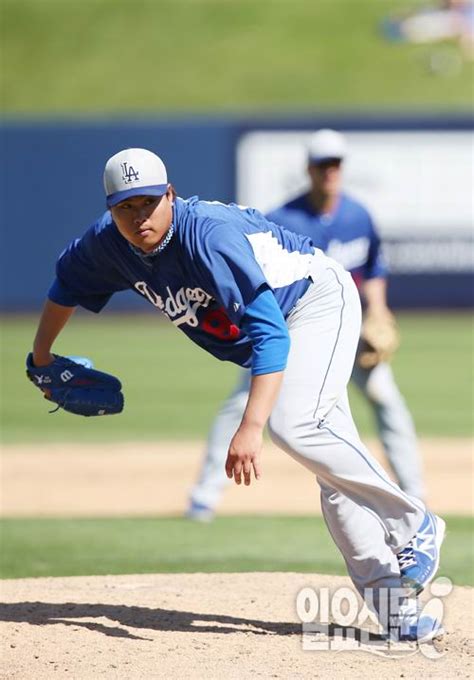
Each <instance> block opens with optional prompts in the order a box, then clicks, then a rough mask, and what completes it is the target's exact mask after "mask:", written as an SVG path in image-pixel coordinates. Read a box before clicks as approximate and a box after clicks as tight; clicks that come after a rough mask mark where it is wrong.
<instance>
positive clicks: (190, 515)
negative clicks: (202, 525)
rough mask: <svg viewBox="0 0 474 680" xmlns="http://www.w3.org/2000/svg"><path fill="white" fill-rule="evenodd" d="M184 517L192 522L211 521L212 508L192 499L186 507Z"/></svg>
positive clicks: (212, 516) (212, 517)
mask: <svg viewBox="0 0 474 680" xmlns="http://www.w3.org/2000/svg"><path fill="white" fill-rule="evenodd" d="M185 517H186V519H191V520H193V521H194V522H212V520H213V519H214V510H213V508H210V507H209V506H207V505H204V504H202V503H196V502H195V501H193V502H192V503H191V505H190V506H189V508H188V509H187V511H186V515H185Z"/></svg>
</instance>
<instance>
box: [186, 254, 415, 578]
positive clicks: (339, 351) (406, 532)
mask: <svg viewBox="0 0 474 680" xmlns="http://www.w3.org/2000/svg"><path fill="white" fill-rule="evenodd" d="M315 270H316V271H315V272H314V281H315V283H313V284H312V285H311V286H310V287H309V289H308V291H307V292H306V294H305V295H304V296H303V297H302V298H301V299H300V300H299V301H298V303H297V304H296V306H295V308H294V309H293V310H292V312H291V313H290V315H289V317H288V319H287V324H288V329H289V334H290V339H291V349H290V354H289V357H288V365H287V368H286V370H285V374H284V378H283V382H282V387H281V390H280V393H279V396H278V399H277V402H276V404H275V406H274V409H273V411H272V414H271V416H270V419H269V423H268V426H269V432H270V436H271V437H272V439H273V441H274V442H275V443H276V444H277V445H278V446H279V447H280V448H282V449H283V450H285V451H286V452H287V453H288V454H289V455H290V456H292V457H293V458H294V459H295V460H297V461H298V462H299V463H301V464H302V465H304V466H305V467H306V468H308V470H310V471H311V472H312V473H313V474H314V475H315V476H316V478H317V480H318V482H319V484H320V487H321V503H322V508H323V514H324V518H325V520H326V523H327V525H328V528H329V531H330V533H331V535H332V537H333V539H334V541H335V543H336V544H337V546H338V547H339V549H340V551H341V553H342V555H343V557H344V559H345V561H346V564H347V567H348V570H349V574H350V576H351V578H352V580H353V582H354V583H355V585H356V586H357V588H358V589H359V590H361V589H363V588H365V587H372V588H378V587H399V585H400V576H399V567H398V561H397V559H396V553H397V552H398V551H399V550H400V549H401V548H402V547H404V546H405V545H406V544H407V543H408V541H409V540H410V539H411V538H412V536H413V535H414V534H415V532H416V531H417V529H418V527H419V526H420V524H421V522H422V519H423V515H424V512H425V508H424V505H423V503H422V502H421V501H418V500H417V499H415V498H413V497H411V496H409V495H407V494H406V493H404V492H403V491H401V490H400V489H399V487H398V486H397V485H396V484H395V483H393V482H392V481H391V480H390V479H389V477H388V476H387V474H386V473H385V471H384V470H383V468H382V467H381V466H380V465H379V464H378V463H377V462H376V461H375V460H374V459H373V458H372V457H371V455H370V454H369V453H368V451H367V450H366V448H365V447H364V445H363V444H362V442H361V440H360V437H359V435H358V433H357V430H356V427H355V425H354V422H353V419H352V415H351V412H350V408H349V402H348V399H347V391H346V386H347V383H348V381H349V379H350V376H351V372H352V368H353V362H354V357H355V352H356V349H357V344H358V340H359V333H360V319H361V311H360V301H359V296H358V292H357V289H356V287H355V285H354V283H353V281H352V278H351V276H350V275H349V274H348V273H347V272H345V271H344V269H343V268H342V267H341V266H340V265H338V264H336V263H335V262H334V261H333V260H330V259H329V258H326V257H324V258H319V259H318V260H317V262H316V261H315ZM239 394H240V393H239ZM242 396H243V395H242ZM236 421H239V422H240V419H239V418H236ZM237 426H238V422H237V423H236V427H237ZM215 434H216V433H215V432H214V433H213V434H212V435H211V437H212V436H215ZM232 434H233V432H232ZM228 441H229V439H227V440H226V441H225V442H224V441H222V440H221V441H220V442H219V444H220V446H221V447H222V448H223V449H225V446H226V444H227V442H228ZM224 458H225V454H224V455H223V456H222V458H221V462H220V465H222V466H223V460H224ZM193 497H194V499H195V500H196V501H198V502H200V501H199V498H198V497H196V496H193Z"/></svg>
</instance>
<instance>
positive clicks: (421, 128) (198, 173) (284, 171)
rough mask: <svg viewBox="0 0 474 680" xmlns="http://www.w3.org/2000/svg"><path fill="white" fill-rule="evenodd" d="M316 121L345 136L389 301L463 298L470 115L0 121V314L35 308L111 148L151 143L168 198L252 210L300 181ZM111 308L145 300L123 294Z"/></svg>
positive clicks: (473, 289)
mask: <svg viewBox="0 0 474 680" xmlns="http://www.w3.org/2000/svg"><path fill="white" fill-rule="evenodd" d="M319 127H334V128H337V129H339V130H341V131H344V132H345V133H346V134H347V136H348V139H349V143H350V148H351V155H350V156H349V158H348V161H347V164H346V166H347V167H346V183H347V188H348V190H350V191H351V192H352V193H353V194H354V195H356V196H357V197H359V198H360V199H361V200H363V201H364V202H365V203H367V204H368V205H369V207H370V208H371V210H372V211H373V213H374V215H375V217H376V219H377V222H378V224H379V228H380V230H381V233H382V236H383V238H384V241H385V246H386V252H387V256H388V259H389V261H390V264H391V267H392V277H391V280H390V287H389V296H390V302H391V304H392V305H393V306H394V307H395V308H420V307H421V308H437V307H440V308H463V307H464V308H465V307H469V306H472V304H473V302H474V285H473V254H472V227H473V193H472V187H473V186H474V170H473V159H474V149H473V129H474V125H473V121H472V119H469V118H467V117H451V118H448V117H445V116H431V117H427V116H424V117H416V118H415V117H403V116H397V117H387V116H357V117H356V116H352V117H341V116H330V117H329V116H325V117H298V118H292V117H284V118H272V119H270V118H265V117H262V118H259V119H256V118H238V117H235V118H225V119H224V118H219V119H213V118H197V117H193V118H189V119H188V118H183V117H175V118H173V119H169V120H167V119H157V120H150V119H143V120H138V119H137V120H134V121H130V120H129V121H122V120H115V121H110V120H90V121H89V120H88V121H67V122H66V121H23V122H22V121H6V122H3V123H2V124H1V125H0V134H1V156H2V164H1V166H2V169H1V172H2V177H1V185H0V196H1V209H0V220H1V238H2V241H1V262H0V266H1V270H0V271H1V274H0V276H1V281H0V283H1V299H0V305H1V309H2V310H3V311H26V310H30V309H37V308H38V307H39V306H40V305H41V303H42V299H43V296H44V294H45V292H46V290H47V288H48V285H49V282H50V279H51V277H52V272H53V268H54V262H55V259H56V256H57V254H58V253H59V252H60V251H61V250H62V248H63V247H64V246H65V245H66V244H67V242H68V241H69V240H70V239H72V238H74V237H77V236H79V235H80V234H81V233H82V232H83V231H84V230H85V228H87V226H89V225H90V224H91V222H92V221H93V220H94V219H95V217H96V216H98V215H99V214H100V213H101V212H102V211H103V209H104V197H103V191H102V180H101V175H102V169H103V164H104V161H105V160H106V159H107V158H108V157H109V156H111V155H112V154H113V153H115V152H116V151H118V150H119V149H121V148H123V147H126V146H143V147H147V148H151V149H153V150H156V151H157V152H158V153H159V154H160V155H161V156H162V157H163V159H164V160H165V162H166V164H167V166H168V171H169V177H170V180H171V181H172V182H173V184H174V185H175V186H176V188H177V190H178V193H179V194H180V195H181V196H185V197H186V196H190V195H193V194H198V195H199V196H201V197H202V198H205V199H212V200H221V201H224V202H228V201H233V200H238V201H239V202H243V203H246V204H249V205H254V206H256V207H259V208H261V209H263V210H265V209H267V208H269V207H272V206H273V205H275V204H276V203H278V202H279V201H280V200H284V199H285V198H287V197H289V196H290V195H291V194H294V193H296V192H297V191H298V190H299V189H301V188H302V187H303V186H304V182H305V177H304V172H302V168H303V167H304V142H305V140H306V138H307V136H308V134H309V133H310V132H311V131H313V130H315V129H317V128H319ZM110 306H111V307H112V308H114V309H118V308H122V309H127V308H129V309H139V310H143V311H145V310H147V309H148V308H149V307H148V305H146V303H145V302H144V301H143V299H142V298H141V296H140V297H139V296H136V295H134V294H132V293H123V294H119V295H117V296H115V299H114V300H113V301H112V302H111V303H110Z"/></svg>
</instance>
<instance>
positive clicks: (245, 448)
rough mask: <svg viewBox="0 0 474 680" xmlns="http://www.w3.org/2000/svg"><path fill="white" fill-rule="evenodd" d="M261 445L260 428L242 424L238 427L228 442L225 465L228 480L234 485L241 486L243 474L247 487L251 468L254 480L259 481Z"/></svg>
mask: <svg viewBox="0 0 474 680" xmlns="http://www.w3.org/2000/svg"><path fill="white" fill-rule="evenodd" d="M262 443H263V430H262V429H261V428H260V427H256V426H252V425H244V424H242V425H241V426H240V427H239V429H238V430H237V432H236V433H235V434H234V436H233V438H232V441H231V442H230V446H229V452H228V454H227V460H226V464H225V471H226V473H227V477H229V479H232V477H233V478H234V480H235V483H236V484H241V482H242V474H243V475H244V484H245V485H246V486H248V485H249V484H250V475H251V472H252V468H253V472H254V475H255V479H260V474H261V470H260V454H261V451H262Z"/></svg>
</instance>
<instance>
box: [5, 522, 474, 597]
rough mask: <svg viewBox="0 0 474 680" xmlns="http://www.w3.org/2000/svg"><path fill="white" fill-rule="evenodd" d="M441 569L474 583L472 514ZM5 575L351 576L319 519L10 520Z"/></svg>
mask: <svg viewBox="0 0 474 680" xmlns="http://www.w3.org/2000/svg"><path fill="white" fill-rule="evenodd" d="M447 524H448V535H447V538H446V541H445V543H444V545H443V555H442V564H441V570H440V575H441V574H442V575H444V576H448V577H449V578H450V579H452V581H453V582H454V583H455V584H456V585H474V577H473V571H472V563H473V547H472V541H471V537H472V530H473V520H472V519H470V518H466V517H448V519H447ZM0 527H1V537H2V541H1V542H2V557H1V561H0V565H1V570H0V576H1V577H2V578H21V577H32V576H78V575H91V574H96V575H100V574H130V573H134V574H137V573H159V572H168V573H169V572H176V573H178V572H239V571H299V572H312V573H316V572H317V573H325V574H345V573H346V569H345V565H344V563H343V560H342V558H341V556H340V555H339V553H338V551H337V550H336V548H335V546H334V543H333V542H332V540H331V538H330V536H329V533H328V531H327V529H326V526H325V525H324V521H323V520H322V518H320V517H220V518H218V519H216V520H215V521H214V522H213V523H211V524H200V523H196V522H189V521H187V520H185V519H176V518H147V519H141V518H138V519H77V520H71V519H7V520H3V521H2V523H1V525H0Z"/></svg>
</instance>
